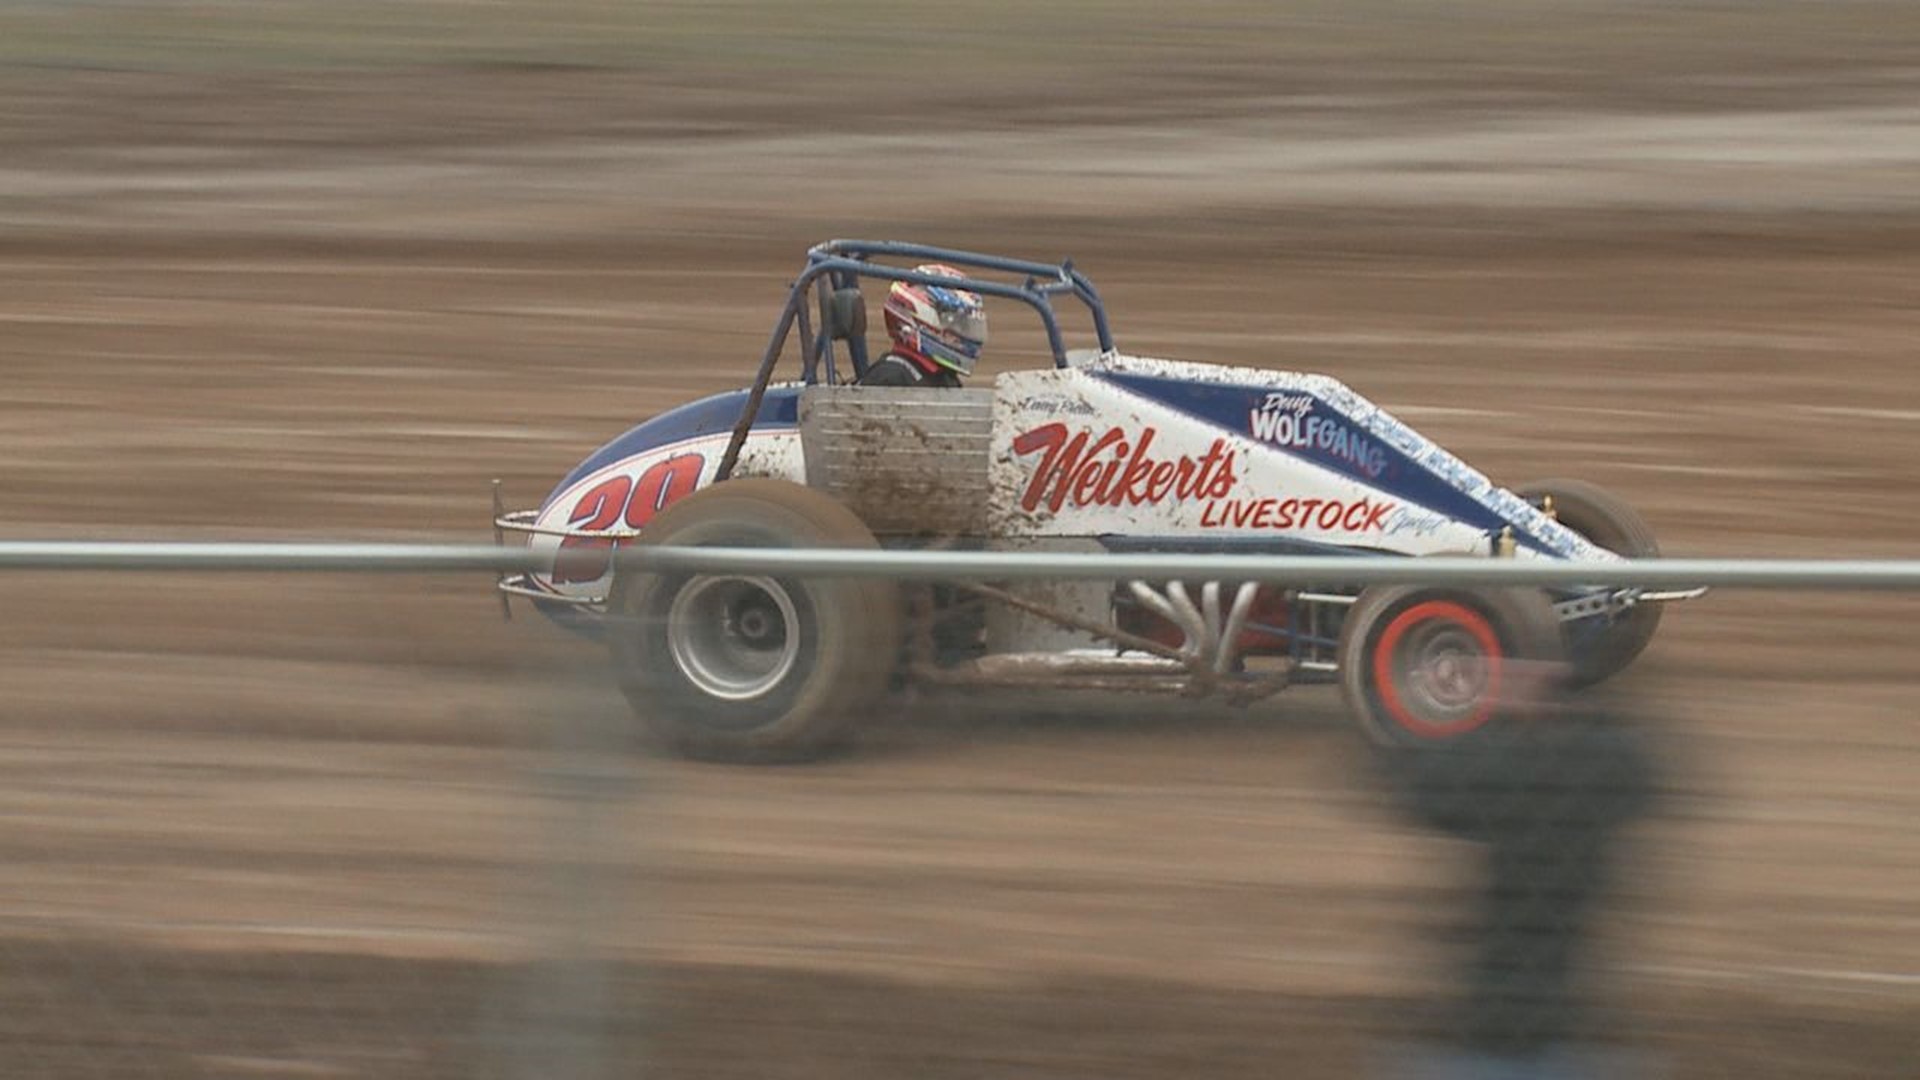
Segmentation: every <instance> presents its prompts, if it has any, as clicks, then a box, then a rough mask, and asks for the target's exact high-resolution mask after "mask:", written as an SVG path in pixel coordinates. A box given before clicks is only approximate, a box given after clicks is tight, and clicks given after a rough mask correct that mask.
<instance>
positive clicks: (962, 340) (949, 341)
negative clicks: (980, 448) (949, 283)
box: [859, 263, 987, 387]
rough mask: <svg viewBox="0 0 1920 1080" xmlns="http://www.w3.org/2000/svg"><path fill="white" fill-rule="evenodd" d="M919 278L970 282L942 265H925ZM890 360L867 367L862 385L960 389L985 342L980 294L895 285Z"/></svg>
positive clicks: (889, 315)
mask: <svg viewBox="0 0 1920 1080" xmlns="http://www.w3.org/2000/svg"><path fill="white" fill-rule="evenodd" d="M913 269H914V272H915V273H919V274H927V275H929V276H936V277H950V278H962V279H964V278H965V277H966V275H965V274H962V273H961V272H960V271H958V270H955V269H954V268H953V267H951V266H947V265H945V264H943V263H926V264H924V265H921V266H916V267H914V268H913ZM886 319H887V336H888V337H890V338H892V339H893V346H892V348H890V349H889V350H887V355H885V356H883V357H881V358H880V359H878V360H875V361H874V362H873V363H871V364H868V365H867V373H866V374H865V375H864V376H862V377H861V378H860V382H859V385H861V386H940V387H958V386H959V385H960V380H961V378H962V377H963V376H966V375H971V374H973V364H974V361H976V360H978V359H980V349H981V348H982V347H983V346H985V345H986V343H987V310H986V306H985V305H984V304H983V303H982V302H981V300H980V294H979V293H974V292H967V291H965V290H963V289H950V288H947V287H945V286H943V285H917V284H914V283H912V282H908V281H896V282H894V283H893V287H892V288H891V289H889V290H887V306H886Z"/></svg>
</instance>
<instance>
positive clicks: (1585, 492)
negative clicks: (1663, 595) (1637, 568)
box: [1514, 480, 1660, 686]
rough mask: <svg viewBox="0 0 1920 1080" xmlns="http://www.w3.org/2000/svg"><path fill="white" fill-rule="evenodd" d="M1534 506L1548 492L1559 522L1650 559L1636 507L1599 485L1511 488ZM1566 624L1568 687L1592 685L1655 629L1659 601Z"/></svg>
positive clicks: (1651, 544) (1620, 667) (1653, 549)
mask: <svg viewBox="0 0 1920 1080" xmlns="http://www.w3.org/2000/svg"><path fill="white" fill-rule="evenodd" d="M1514 493H1515V494H1516V495H1519V496H1520V497H1521V498H1523V499H1525V500H1527V501H1528V502H1530V503H1532V504H1533V505H1535V506H1539V505H1541V504H1542V503H1543V502H1544V501H1545V499H1546V497H1547V496H1549V495H1551V496H1552V497H1553V510H1554V517H1556V518H1557V519H1559V522H1560V524H1562V525H1565V526H1566V527H1567V528H1569V529H1572V530H1573V531H1574V532H1577V533H1579V534H1580V535H1581V536H1584V537H1586V538H1587V539H1588V540H1590V541H1592V542H1593V543H1594V544H1596V545H1598V546H1599V547H1603V548H1605V549H1607V550H1608V551H1611V552H1613V553H1614V554H1616V555H1623V556H1625V557H1627V558H1629V559H1656V558H1659V557H1660V544H1659V543H1658V542H1657V541H1656V540H1655V539H1654V537H1653V529H1652V527H1651V526H1649V525H1648V524H1647V522H1646V519H1645V518H1642V517H1641V516H1640V514H1639V512H1638V511H1636V510H1635V509H1634V508H1633V507H1631V506H1629V505H1627V503H1626V502H1625V501H1624V500H1622V499H1620V498H1619V497H1617V496H1615V495H1613V494H1612V493H1611V492H1608V491H1607V490H1605V489H1604V488H1601V487H1598V486H1596V485H1594V484H1589V483H1587V482H1586V481H1584V480H1540V481H1537V482H1535V483H1531V484H1527V485H1524V486H1522V487H1519V488H1516V489H1514ZM1592 621H1593V620H1578V621H1575V622H1571V623H1568V624H1567V625H1566V626H1565V627H1564V628H1563V629H1565V630H1566V631H1567V653H1568V659H1569V661H1570V662H1571V664H1572V673H1571V682H1572V684H1573V685H1574V686H1592V685H1593V684H1595V683H1598V682H1602V681H1605V680H1606V679H1609V678H1612V677H1613V676H1615V675H1618V674H1619V673H1620V672H1622V671H1624V670H1626V668H1627V665H1629V664H1631V663H1633V662H1634V660H1635V659H1637V658H1638V657H1639V656H1640V654H1641V653H1642V652H1645V651H1646V648H1647V645H1648V644H1649V643H1651V642H1652V641H1653V635H1654V632H1655V631H1657V630H1659V629H1660V605H1659V604H1637V605H1635V606H1634V607H1632V608H1629V609H1627V611H1626V612H1625V613H1624V614H1622V615H1620V616H1619V617H1618V618H1616V619H1614V620H1613V621H1612V622H1611V623H1607V624H1606V625H1604V626H1597V627H1596V626H1591V625H1583V624H1587V623H1590V622H1592Z"/></svg>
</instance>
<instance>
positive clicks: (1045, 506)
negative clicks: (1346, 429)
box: [990, 369, 1487, 554]
mask: <svg viewBox="0 0 1920 1080" xmlns="http://www.w3.org/2000/svg"><path fill="white" fill-rule="evenodd" d="M994 408H995V412H994V441H993V448H992V462H991V468H992V470H993V473H992V476H993V489H994V500H993V504H992V506H991V508H990V515H991V528H992V530H993V531H994V532H995V533H996V534H997V535H1002V536H1105V535H1118V536H1127V537H1140V536H1158V537H1190V538H1193V539H1195V540H1196V541H1202V542H1204V541H1208V540H1231V539H1269V540H1275V541H1287V542H1292V543H1298V544H1302V545H1331V546H1339V547H1345V548H1354V547H1358V548H1372V549H1378V550H1382V551H1394V552H1402V553H1407V554H1421V553H1425V552H1439V551H1460V550H1481V551H1484V550H1486V548H1487V536H1486V533H1485V531H1484V530H1481V529H1477V528H1475V527H1473V526H1472V525H1469V524H1466V523H1462V522H1459V521H1457V520H1454V519H1453V518H1451V517H1449V516H1447V515H1445V514H1443V513H1438V512H1435V511H1433V510H1431V509H1428V508H1426V507H1422V506H1420V505H1418V504H1415V503H1412V502H1410V501H1408V500H1406V499H1404V498H1401V497H1399V496H1397V495H1395V494H1393V493H1392V492H1390V491H1387V490H1383V489H1382V488H1380V487H1377V486H1374V485H1371V484H1367V483H1364V482H1362V481H1360V480H1358V479H1356V478H1354V477H1352V476H1348V475H1343V474H1342V473H1341V472H1339V471H1337V470H1335V469H1333V468H1331V467H1328V466H1325V465H1320V464H1316V463H1313V462H1309V461H1305V460H1301V459H1300V458H1298V457H1296V456H1293V455H1291V454H1288V453H1286V452H1285V451H1284V450H1283V449H1282V448H1281V447H1279V446H1277V445H1275V444H1273V443H1272V442H1270V441H1263V440H1260V439H1256V438H1255V437H1254V436H1253V434H1252V433H1251V430H1250V429H1248V430H1246V431H1245V432H1244V433H1243V431H1236V430H1231V429H1229V428H1227V427H1225V426H1224V425H1222V424H1217V423H1209V422H1207V421H1205V420H1202V419H1200V418H1198V417H1196V416H1194V415H1192V414H1190V413H1189V412H1186V411H1183V410H1182V409H1179V408H1176V407H1174V406H1173V405H1171V404H1168V403H1167V402H1165V401H1162V400H1156V399H1154V398H1151V397H1148V396H1146V395H1143V394H1140V393H1137V392H1135V391H1133V390H1132V389H1130V388H1128V387H1125V386H1123V385H1120V384H1118V383H1116V382H1114V381H1112V380H1109V379H1104V378H1100V377H1098V376H1097V375H1095V374H1093V373H1091V372H1089V371H1087V370H1085V369H1067V370H1056V371H1035V372H1018V373H1013V374H1009V375H1003V376H1001V378H1000V380H999V382H998V383H997V384H996V397H995V402H994ZM1243 427H1245V425H1243Z"/></svg>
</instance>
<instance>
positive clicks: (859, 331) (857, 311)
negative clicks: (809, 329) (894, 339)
mask: <svg viewBox="0 0 1920 1080" xmlns="http://www.w3.org/2000/svg"><path fill="white" fill-rule="evenodd" d="M820 331H821V333H822V334H823V335H824V337H825V339H826V341H827V342H829V343H831V342H834V341H844V342H846V343H847V354H848V356H849V357H851V358H854V359H855V360H856V361H858V362H862V363H864V362H865V360H866V358H867V298H866V297H865V296H862V295H861V293H860V290H859V289H858V288H854V287H848V288H845V289H835V290H833V291H832V292H829V293H826V294H824V295H822V296H821V297H820Z"/></svg>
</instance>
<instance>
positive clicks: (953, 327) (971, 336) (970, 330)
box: [940, 307, 987, 346]
mask: <svg viewBox="0 0 1920 1080" xmlns="http://www.w3.org/2000/svg"><path fill="white" fill-rule="evenodd" d="M940 329H942V330H944V331H946V332H947V333H949V334H952V335H953V336H955V337H958V338H961V339H962V340H965V341H969V342H972V343H973V344H974V345H975V346H979V345H985V344H986V343H987V313H986V312H985V311H984V310H982V309H981V308H979V307H965V308H949V309H945V310H942V311H941V312H940Z"/></svg>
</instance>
